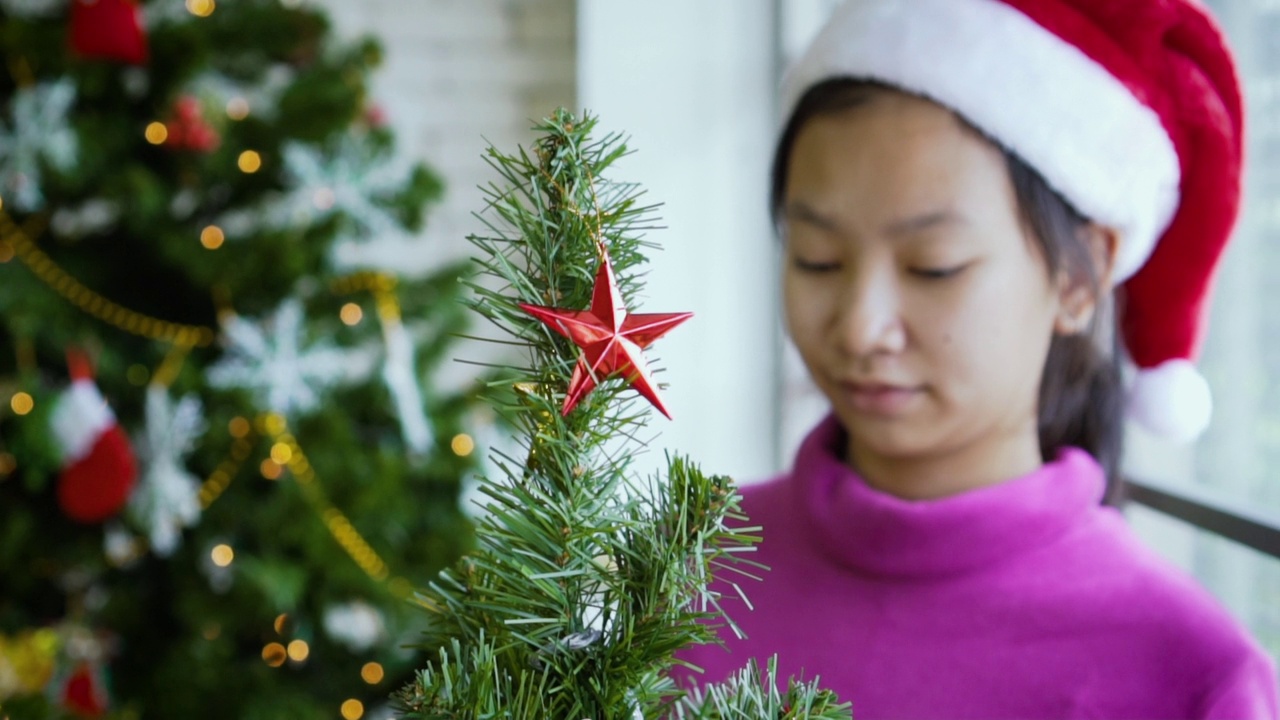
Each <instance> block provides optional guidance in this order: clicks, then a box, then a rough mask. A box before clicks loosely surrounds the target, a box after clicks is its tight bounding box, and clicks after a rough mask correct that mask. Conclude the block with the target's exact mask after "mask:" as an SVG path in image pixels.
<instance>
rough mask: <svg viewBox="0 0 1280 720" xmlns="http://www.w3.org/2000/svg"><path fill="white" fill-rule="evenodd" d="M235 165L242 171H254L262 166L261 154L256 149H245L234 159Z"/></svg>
mask: <svg viewBox="0 0 1280 720" xmlns="http://www.w3.org/2000/svg"><path fill="white" fill-rule="evenodd" d="M236 165H238V166H239V167H240V170H241V171H242V172H246V173H256V172H258V169H259V168H261V167H262V156H261V155H259V154H258V151H257V150H245V151H244V152H242V153H240V158H239V159H238V160H236Z"/></svg>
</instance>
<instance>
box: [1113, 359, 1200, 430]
mask: <svg viewBox="0 0 1280 720" xmlns="http://www.w3.org/2000/svg"><path fill="white" fill-rule="evenodd" d="M1128 412H1129V417H1131V418H1133V419H1134V420H1136V421H1137V422H1138V423H1139V424H1140V425H1142V426H1143V427H1144V428H1146V429H1147V430H1149V431H1151V432H1153V433H1155V434H1156V435H1158V436H1160V437H1162V438H1166V439H1169V440H1173V441H1174V442H1190V441H1192V440H1195V439H1196V438H1197V437H1199V436H1200V434H1201V433H1203V432H1204V431H1205V428H1207V427H1209V419H1210V418H1211V417H1212V415H1213V395H1212V393H1211V392H1210V391H1209V383H1208V382H1206V381H1205V379H1204V377H1203V376H1201V375H1200V373H1199V372H1198V371H1197V370H1196V367H1195V365H1193V364H1191V363H1190V362H1189V361H1187V360H1169V361H1167V362H1163V363H1161V364H1159V365H1157V366H1156V367H1154V368H1149V369H1146V370H1139V371H1138V375H1137V377H1136V378H1134V380H1133V385H1132V386H1131V387H1130V388H1129V408H1128Z"/></svg>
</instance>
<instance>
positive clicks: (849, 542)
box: [792, 416, 1106, 578]
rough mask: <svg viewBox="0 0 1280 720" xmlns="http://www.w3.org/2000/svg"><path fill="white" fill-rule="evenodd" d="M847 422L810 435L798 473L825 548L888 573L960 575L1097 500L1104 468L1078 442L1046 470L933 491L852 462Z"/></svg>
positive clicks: (1021, 546) (1068, 523)
mask: <svg viewBox="0 0 1280 720" xmlns="http://www.w3.org/2000/svg"><path fill="white" fill-rule="evenodd" d="M844 438H845V431H844V428H843V427H842V426H841V425H840V422H839V420H837V419H836V418H835V417H834V416H828V417H827V418H826V419H825V420H823V421H822V422H821V423H820V424H819V425H818V426H817V427H816V428H814V429H813V431H811V432H810V433H809V435H808V437H806V438H805V440H804V443H803V444H802V445H801V446H800V450H799V452H798V453H797V455H796V462H795V468H794V472H793V474H792V478H793V480H792V482H793V483H794V485H795V489H796V491H797V492H798V493H799V501H800V507H801V511H802V512H803V513H805V515H806V519H807V520H808V521H809V522H808V525H810V527H811V528H812V529H813V532H814V534H815V536H816V538H817V541H818V542H819V543H820V544H821V546H822V549H823V551H824V552H825V553H826V554H828V555H829V556H830V557H832V558H833V559H834V560H835V561H836V562H838V563H840V564H842V565H845V566H847V567H849V568H850V569H852V570H855V571H858V572H861V573H864V574H869V575H880V576H888V577H906V578H910V577H914V578H924V577H930V576H945V575H956V574H962V573H965V572H969V571H973V570H977V569H980V568H983V567H989V566H991V565H994V564H996V563H999V562H1000V561H1002V560H1004V559H1007V558H1011V557H1013V556H1015V555H1019V554H1021V553H1023V552H1026V551H1028V550H1032V549H1035V548H1037V547H1041V546H1043V545H1046V544H1048V543H1050V542H1052V541H1053V540H1055V539H1056V538H1058V537H1059V536H1061V535H1062V533H1064V532H1065V531H1066V530H1068V529H1069V528H1070V527H1072V526H1073V525H1074V524H1076V523H1078V522H1080V521H1082V520H1083V519H1084V518H1085V515H1086V514H1087V513H1089V512H1090V511H1091V510H1093V509H1095V508H1097V507H1098V506H1099V504H1100V502H1101V500H1102V497H1103V493H1104V491H1105V489H1106V478H1105V475H1104V473H1103V471H1102V468H1101V467H1100V466H1099V465H1098V463H1097V462H1096V461H1095V460H1094V459H1093V457H1092V456H1091V455H1089V454H1088V453H1086V452H1084V451H1083V450H1079V449H1076V448H1068V449H1066V450H1064V451H1063V452H1061V453H1060V454H1059V456H1058V458H1057V459H1055V460H1054V461H1052V462H1049V463H1046V464H1045V465H1043V466H1041V467H1040V468H1039V469H1038V470H1036V471H1034V472H1032V473H1030V474H1027V475H1023V476H1021V477H1017V478H1013V479H1011V480H1007V481H1005V482H1001V483H999V484H996V485H989V486H986V487H981V488H976V489H973V490H966V491H964V492H961V493H958V494H956V495H951V496H948V497H944V498H937V499H932V500H906V499H903V498H900V497H897V496H896V495H890V494H888V493H885V492H883V491H881V490H878V489H876V488H873V487H871V486H870V485H868V484H867V483H866V481H865V480H863V479H862V477H860V476H859V475H858V474H857V473H855V472H854V471H853V470H851V469H850V468H849V467H848V466H847V465H845V464H844V462H843V460H842V458H843V454H844V453H843V444H844Z"/></svg>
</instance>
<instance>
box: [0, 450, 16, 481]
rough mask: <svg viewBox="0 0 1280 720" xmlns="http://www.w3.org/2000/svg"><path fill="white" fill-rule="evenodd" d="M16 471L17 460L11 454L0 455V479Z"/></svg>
mask: <svg viewBox="0 0 1280 720" xmlns="http://www.w3.org/2000/svg"><path fill="white" fill-rule="evenodd" d="M17 469H18V458H16V457H14V456H13V455H12V454H11V453H7V452H6V453H0V478H6V477H8V476H10V475H12V474H13V471H14V470H17Z"/></svg>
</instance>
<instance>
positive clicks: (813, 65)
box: [782, 0, 1243, 441]
mask: <svg viewBox="0 0 1280 720" xmlns="http://www.w3.org/2000/svg"><path fill="white" fill-rule="evenodd" d="M833 78H859V79H870V80H877V81H881V82H884V83H887V84H890V85H893V86H895V87H899V88H902V89H903V90H905V91H908V92H912V93H915V94H919V95H921V96H924V97H927V98H930V99H932V100H934V101H935V102H938V103H940V104H942V105H944V106H946V107H948V108H950V109H952V110H954V111H955V112H957V113H958V114H959V115H961V116H962V117H964V118H965V119H966V120H967V121H969V122H970V123H972V124H973V125H974V126H976V127H977V128H979V129H980V130H982V131H983V132H984V133H986V134H987V135H989V136H990V137H992V138H994V139H995V140H996V141H997V142H999V143H1000V144H1002V145H1003V146H1005V147H1006V148H1007V149H1009V150H1011V151H1013V152H1014V153H1015V154H1017V155H1018V156H1019V157H1021V158H1022V159H1023V160H1024V161H1026V162H1027V163H1028V164H1029V165H1030V166H1031V167H1033V168H1035V169H1036V170H1037V171H1038V172H1039V173H1040V174H1041V176H1043V177H1044V178H1045V180H1046V181H1047V182H1048V183H1049V185H1050V186H1052V187H1053V188H1054V189H1055V190H1057V191H1058V192H1059V193H1061V194H1062V195H1063V196H1064V197H1065V198H1066V199H1067V200H1068V201H1070V202H1071V203H1072V205H1074V206H1075V207H1076V209H1078V210H1079V211H1080V212H1082V213H1083V214H1084V215H1085V216H1087V217H1088V218H1090V219H1091V220H1094V221H1096V222H1099V223H1101V224H1103V225H1107V226H1109V227H1113V228H1115V229H1116V230H1118V231H1119V233H1120V237H1121V240H1120V248H1119V252H1118V256H1117V260H1116V268H1115V276H1114V279H1115V281H1116V282H1117V283H1123V291H1124V304H1123V308H1122V316H1121V318H1120V325H1121V331H1122V333H1123V337H1124V343H1125V348H1126V349H1127V350H1128V353H1129V356H1130V358H1132V360H1133V361H1134V363H1135V364H1136V365H1137V367H1138V373H1137V376H1136V378H1135V380H1134V382H1133V385H1132V387H1131V388H1130V398H1129V411H1130V415H1131V416H1132V417H1133V418H1134V419H1136V420H1138V421H1139V422H1140V423H1142V424H1143V425H1144V426H1146V427H1147V428H1148V429H1150V430H1153V431H1155V432H1156V433H1157V434H1159V435H1162V436H1165V437H1168V438H1170V439H1175V440H1184V441H1185V440H1190V439H1193V438H1194V437H1196V436H1198V435H1199V434H1200V433H1201V432H1202V431H1203V430H1204V428H1205V427H1206V426H1207V425H1208V423H1209V415H1210V412H1211V399H1210V394H1209V387H1208V384H1207V383H1206V382H1205V381H1204V378H1202V377H1201V376H1200V374H1199V373H1198V372H1197V371H1196V369H1195V366H1194V364H1193V363H1194V360H1195V358H1196V356H1197V355H1198V353H1199V349H1200V345H1201V342H1202V341H1203V337H1204V330H1205V320H1206V318H1205V315H1206V310H1207V302H1208V295H1209V291H1210V288H1211V284H1212V279H1213V275H1214V271H1215V269H1216V266H1217V264H1218V260H1219V258H1220V257H1221V254H1222V251H1223V249H1224V247H1225V245H1226V242H1227V239H1228V237H1229V236H1230V234H1231V230H1232V227H1233V226H1234V224H1235V220H1236V216H1237V214H1238V210H1239V202H1240V189H1241V188H1240V183H1241V171H1242V162H1243V118H1242V115H1243V111H1242V108H1241V98H1240V86H1239V80H1238V78H1237V75H1236V70H1235V66H1234V63H1233V61H1232V58H1231V54H1230V52H1229V50H1228V49H1227V45H1226V42H1225V40H1224V38H1223V35H1222V32H1221V30H1220V29H1219V28H1218V26H1217V25H1216V24H1215V23H1214V21H1213V19H1212V18H1211V17H1210V16H1209V15H1208V14H1207V13H1206V11H1205V10H1204V9H1203V8H1202V7H1201V6H1200V5H1199V3H1198V2H1197V0H849V1H848V2H846V3H845V4H844V5H842V6H841V7H840V8H839V9H838V10H837V11H836V12H835V14H834V15H833V17H832V19H831V20H830V22H829V23H828V25H827V26H826V28H825V29H824V30H823V31H822V32H821V33H820V34H819V36H818V38H817V39H816V40H815V41H814V42H813V44H812V45H811V46H810V47H809V49H808V50H807V51H806V53H805V54H804V55H803V56H802V57H801V59H800V60H799V61H798V62H797V63H796V65H795V66H794V67H793V68H792V69H791V70H790V72H789V73H788V74H787V76H786V78H785V80H784V84H783V108H782V109H783V111H784V117H789V116H790V114H791V111H792V110H793V109H794V108H795V106H796V104H797V103H798V102H799V100H800V98H801V97H802V96H803V95H804V93H805V91H807V90H808V89H809V88H811V87H812V86H813V85H815V84H817V83H819V82H822V81H824V80H829V79H833Z"/></svg>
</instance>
